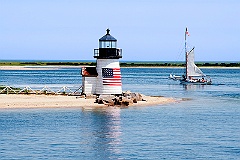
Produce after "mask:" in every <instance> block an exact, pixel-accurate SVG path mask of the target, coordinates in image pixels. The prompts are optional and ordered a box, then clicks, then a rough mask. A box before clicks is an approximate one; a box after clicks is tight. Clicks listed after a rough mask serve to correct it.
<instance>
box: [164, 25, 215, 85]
mask: <svg viewBox="0 0 240 160" xmlns="http://www.w3.org/2000/svg"><path fill="white" fill-rule="evenodd" d="M187 35H188V36H189V33H188V29H187V27H186V31H185V58H186V64H185V74H184V75H182V76H176V75H173V74H170V75H169V79H172V80H175V81H180V84H201V85H210V84H212V81H211V79H210V78H208V77H207V76H206V75H205V74H204V73H203V72H202V71H201V70H200V68H198V67H197V66H196V64H195V63H194V47H193V48H192V49H191V50H190V51H188V50H187Z"/></svg>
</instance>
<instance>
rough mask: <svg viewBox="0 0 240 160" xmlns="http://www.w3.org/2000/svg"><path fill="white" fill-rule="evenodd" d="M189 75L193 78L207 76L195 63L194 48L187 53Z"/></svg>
mask: <svg viewBox="0 0 240 160" xmlns="http://www.w3.org/2000/svg"><path fill="white" fill-rule="evenodd" d="M186 60H187V66H186V67H187V75H188V76H191V77H195V76H205V75H204V74H203V72H202V71H201V70H200V69H199V68H198V67H197V66H196V65H195V63H194V48H193V49H192V50H191V51H190V52H188V53H187V59H186Z"/></svg>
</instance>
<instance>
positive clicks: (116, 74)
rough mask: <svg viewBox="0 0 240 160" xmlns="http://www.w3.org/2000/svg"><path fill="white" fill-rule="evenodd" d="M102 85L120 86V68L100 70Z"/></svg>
mask: <svg viewBox="0 0 240 160" xmlns="http://www.w3.org/2000/svg"><path fill="white" fill-rule="evenodd" d="M102 77H103V85H110V86H122V81H121V72H120V68H102Z"/></svg>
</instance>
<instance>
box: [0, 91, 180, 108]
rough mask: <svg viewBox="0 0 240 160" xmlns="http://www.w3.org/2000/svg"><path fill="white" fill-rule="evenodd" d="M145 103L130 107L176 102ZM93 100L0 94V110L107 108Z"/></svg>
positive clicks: (154, 100) (149, 99)
mask: <svg viewBox="0 0 240 160" xmlns="http://www.w3.org/2000/svg"><path fill="white" fill-rule="evenodd" d="M144 99H145V100H146V101H138V102H137V103H134V104H133V105H130V106H129V107H131V106H134V107H138V106H153V105H162V104H168V103H174V102H176V100H175V99H173V98H166V97H160V96H159V97H151V96H144ZM94 102H95V98H89V99H85V98H78V97H76V96H63V95H16V94H9V95H6V94H0V109H13V108H83V109H84V108H85V109H94V108H107V107H108V106H106V105H104V104H97V103H94Z"/></svg>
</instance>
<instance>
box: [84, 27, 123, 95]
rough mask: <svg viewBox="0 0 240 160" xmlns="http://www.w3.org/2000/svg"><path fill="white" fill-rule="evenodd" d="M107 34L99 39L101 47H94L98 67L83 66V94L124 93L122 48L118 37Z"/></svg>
mask: <svg viewBox="0 0 240 160" xmlns="http://www.w3.org/2000/svg"><path fill="white" fill-rule="evenodd" d="M106 31H107V34H106V35H104V36H103V37H102V38H100V39H99V49H94V58H97V66H96V67H83V68H82V77H83V94H96V95H103V94H105V95H106V94H110V95H120V94H122V80H121V70H120V65H119V58H122V49H119V48H117V39H115V38H114V37H113V36H111V35H110V33H109V32H110V30H109V29H107V30H106Z"/></svg>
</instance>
